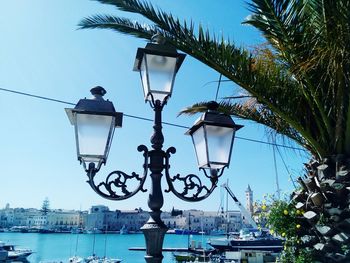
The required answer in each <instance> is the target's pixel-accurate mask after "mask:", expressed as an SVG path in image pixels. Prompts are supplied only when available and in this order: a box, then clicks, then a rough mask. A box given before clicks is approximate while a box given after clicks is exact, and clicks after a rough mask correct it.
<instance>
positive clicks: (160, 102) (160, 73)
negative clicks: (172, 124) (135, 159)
mask: <svg viewBox="0 0 350 263" xmlns="http://www.w3.org/2000/svg"><path fill="white" fill-rule="evenodd" d="M156 40H157V43H149V44H147V46H146V47H145V48H139V49H138V51H137V55H136V61H135V66H134V70H137V71H139V72H140V75H141V81H142V85H143V90H144V95H145V100H146V101H148V102H149V103H150V105H151V107H152V108H153V110H154V113H155V117H154V126H153V130H154V133H153V135H152V136H151V139H150V142H151V147H152V148H151V149H148V148H147V147H146V146H145V145H140V146H139V147H138V148H137V149H138V151H139V152H143V156H144V164H143V168H144V169H143V170H144V171H143V175H139V174H137V173H135V172H133V173H131V174H126V173H124V172H122V171H113V172H111V173H110V174H109V175H108V176H107V177H106V179H105V181H104V182H99V183H96V182H95V175H96V174H97V172H98V171H99V170H100V168H101V166H102V164H106V161H107V157H108V152H109V149H110V145H111V141H112V138H113V133H114V128H115V127H121V125H122V113H118V112H116V111H115V109H114V107H113V104H112V102H110V101H108V100H107V101H106V100H104V99H103V96H104V95H105V94H106V91H105V90H104V89H103V88H102V87H96V88H93V89H92V90H91V93H92V95H93V98H92V99H82V100H80V101H79V102H78V104H77V105H76V106H75V108H73V109H66V112H67V115H68V117H69V119H70V122H71V124H72V125H74V127H75V137H76V145H77V155H78V160H79V161H80V162H81V163H82V164H83V166H84V168H85V171H86V173H87V175H88V183H89V185H90V186H91V188H92V189H93V190H94V191H95V192H96V193H97V194H99V195H100V196H102V197H104V198H107V199H110V200H123V199H127V198H130V197H131V196H133V195H135V194H136V193H137V192H139V191H143V192H145V191H147V190H146V189H144V183H145V180H146V178H147V174H148V172H149V171H150V172H151V173H150V177H151V180H152V184H151V186H152V187H151V191H150V194H149V198H148V206H149V208H150V209H151V212H150V213H149V214H150V218H149V220H148V222H147V223H146V224H145V225H144V226H143V227H142V228H141V230H142V231H143V233H144V236H145V240H146V251H147V252H146V253H147V255H146V256H145V259H146V262H152V263H156V262H162V258H163V255H162V246H163V240H164V235H165V233H166V231H167V227H166V226H165V224H164V223H163V221H162V220H161V218H160V215H161V208H162V206H163V194H162V189H161V178H162V176H163V172H164V175H165V178H166V182H167V185H168V189H166V190H165V192H172V193H174V194H175V195H176V196H177V197H179V198H180V199H182V200H185V201H191V202H194V201H200V200H203V199H205V198H207V197H208V196H209V195H210V194H211V193H212V192H213V190H214V189H215V187H216V185H217V181H218V178H219V177H220V176H221V175H222V173H223V171H224V169H225V168H226V167H228V165H229V162H230V156H231V151H232V145H233V140H234V135H235V131H237V130H238V129H240V128H241V127H242V126H241V125H236V124H235V123H234V122H233V120H232V119H231V117H230V116H228V115H225V114H222V113H219V112H218V111H217V108H218V104H217V103H215V102H213V103H210V105H209V107H208V111H207V112H205V113H204V114H203V115H202V117H201V118H200V119H199V120H198V121H197V122H196V123H195V124H194V126H193V127H191V128H190V129H189V131H188V132H187V134H189V135H191V136H192V141H193V143H194V146H195V151H196V155H197V160H198V166H199V169H200V170H202V171H203V172H204V175H205V177H207V178H209V180H208V181H210V183H209V184H210V185H209V186H206V185H204V184H202V181H201V178H200V177H199V176H197V175H195V174H189V175H186V176H181V175H179V174H177V175H175V176H171V175H170V171H169V170H170V164H169V160H170V156H171V154H174V153H175V152H176V149H175V148H174V147H170V148H168V149H167V150H165V151H164V150H163V142H164V137H163V133H162V110H163V107H164V106H165V105H166V103H167V101H168V99H169V98H170V96H171V93H172V87H173V84H174V80H175V75H176V73H177V71H178V69H179V68H180V66H181V63H182V62H183V60H184V58H185V55H184V54H179V53H177V51H176V49H175V48H173V47H171V46H168V45H166V44H164V43H160V39H159V38H158V39H156ZM129 181H130V182H131V181H136V182H137V186H136V187H135V189H133V190H129V189H128V182H129ZM174 182H179V183H180V184H181V185H182V186H183V189H182V191H178V190H177V189H175V185H174ZM118 189H119V191H118V192H117V190H118Z"/></svg>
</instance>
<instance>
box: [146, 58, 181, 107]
mask: <svg viewBox="0 0 350 263" xmlns="http://www.w3.org/2000/svg"><path fill="white" fill-rule="evenodd" d="M176 61H177V58H176V57H167V56H159V55H152V54H145V56H144V59H143V62H142V63H146V64H147V76H148V89H149V92H150V93H152V95H153V98H154V100H160V101H163V100H164V98H165V97H166V96H168V95H169V94H171V92H172V87H173V82H174V77H175V69H176ZM141 68H142V65H141ZM142 81H143V84H145V80H142ZM146 99H150V98H146Z"/></svg>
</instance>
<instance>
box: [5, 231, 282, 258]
mask: <svg viewBox="0 0 350 263" xmlns="http://www.w3.org/2000/svg"><path fill="white" fill-rule="evenodd" d="M215 238H218V237H215V236H207V235H191V243H190V245H189V246H187V244H188V243H187V242H188V236H187V235H176V234H166V235H165V240H164V249H163V255H164V259H163V262H164V263H171V262H203V261H202V260H203V259H205V261H204V262H256V263H263V262H264V263H265V262H273V261H264V260H263V258H265V259H271V258H273V259H275V256H276V253H275V254H274V253H270V252H268V251H247V250H246V251H241V252H239V251H236V252H234V251H225V252H224V251H222V252H220V253H219V252H218V251H214V250H213V248H212V247H210V246H209V245H208V244H207V243H208V242H209V240H212V239H215ZM0 240H2V242H4V243H8V244H10V243H11V244H15V245H16V248H19V249H30V250H32V252H33V253H32V254H31V255H29V256H28V257H27V260H21V261H6V262H27V263H39V262H40V263H54V262H55V263H66V262H78V261H69V259H72V258H73V257H74V256H76V257H79V258H82V259H87V258H89V257H91V256H92V255H96V257H99V258H110V259H120V260H121V261H120V262H123V263H139V262H140V263H141V262H144V255H145V241H144V236H143V235H142V234H126V235H121V234H117V233H110V234H70V233H51V234H40V233H18V232H2V233H0ZM208 251H209V252H210V253H209V252H208ZM178 256H179V257H178ZM180 256H182V257H180ZM183 256H186V257H183ZM248 257H251V259H250V260H248V261H244V260H245V258H248ZM253 257H255V258H256V259H259V258H260V261H258V260H255V259H254V260H253ZM234 258H235V259H242V260H240V261H238V260H236V261H235V259H234ZM1 262H5V261H1ZM80 262H84V261H80ZM85 262H86V261H85ZM91 262H108V261H91Z"/></svg>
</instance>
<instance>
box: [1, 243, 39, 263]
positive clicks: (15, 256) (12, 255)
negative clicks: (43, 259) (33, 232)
mask: <svg viewBox="0 0 350 263" xmlns="http://www.w3.org/2000/svg"><path fill="white" fill-rule="evenodd" d="M0 251H6V252H7V258H6V259H7V260H26V259H27V257H28V256H30V255H31V254H32V253H33V251H32V250H31V249H17V248H15V246H14V245H10V244H5V242H1V241H0ZM2 254H3V255H5V253H2Z"/></svg>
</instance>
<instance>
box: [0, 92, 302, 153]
mask: <svg viewBox="0 0 350 263" xmlns="http://www.w3.org/2000/svg"><path fill="white" fill-rule="evenodd" d="M0 91H5V92H10V93H14V94H18V95H23V96H28V97H32V98H37V99H42V100H47V101H52V102H57V103H62V104H67V105H73V106H75V105H76V104H75V103H72V102H68V101H63V100H58V99H53V98H49V97H44V96H38V95H34V94H30V93H25V92H21V91H16V90H10V89H4V88H0ZM123 115H124V116H125V117H129V118H134V119H138V120H143V121H150V122H153V119H150V118H145V117H140V116H135V115H130V114H125V113H123ZM162 124H165V125H168V126H172V127H177V128H183V129H189V128H190V127H188V126H184V125H179V124H174V123H170V122H162ZM235 138H236V139H240V140H245V141H249V142H255V143H260V144H265V145H272V146H276V147H283V148H286V149H291V150H298V151H306V150H305V149H302V148H298V147H293V146H288V145H283V144H278V143H271V142H265V141H260V140H255V139H250V138H244V137H240V136H235Z"/></svg>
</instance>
